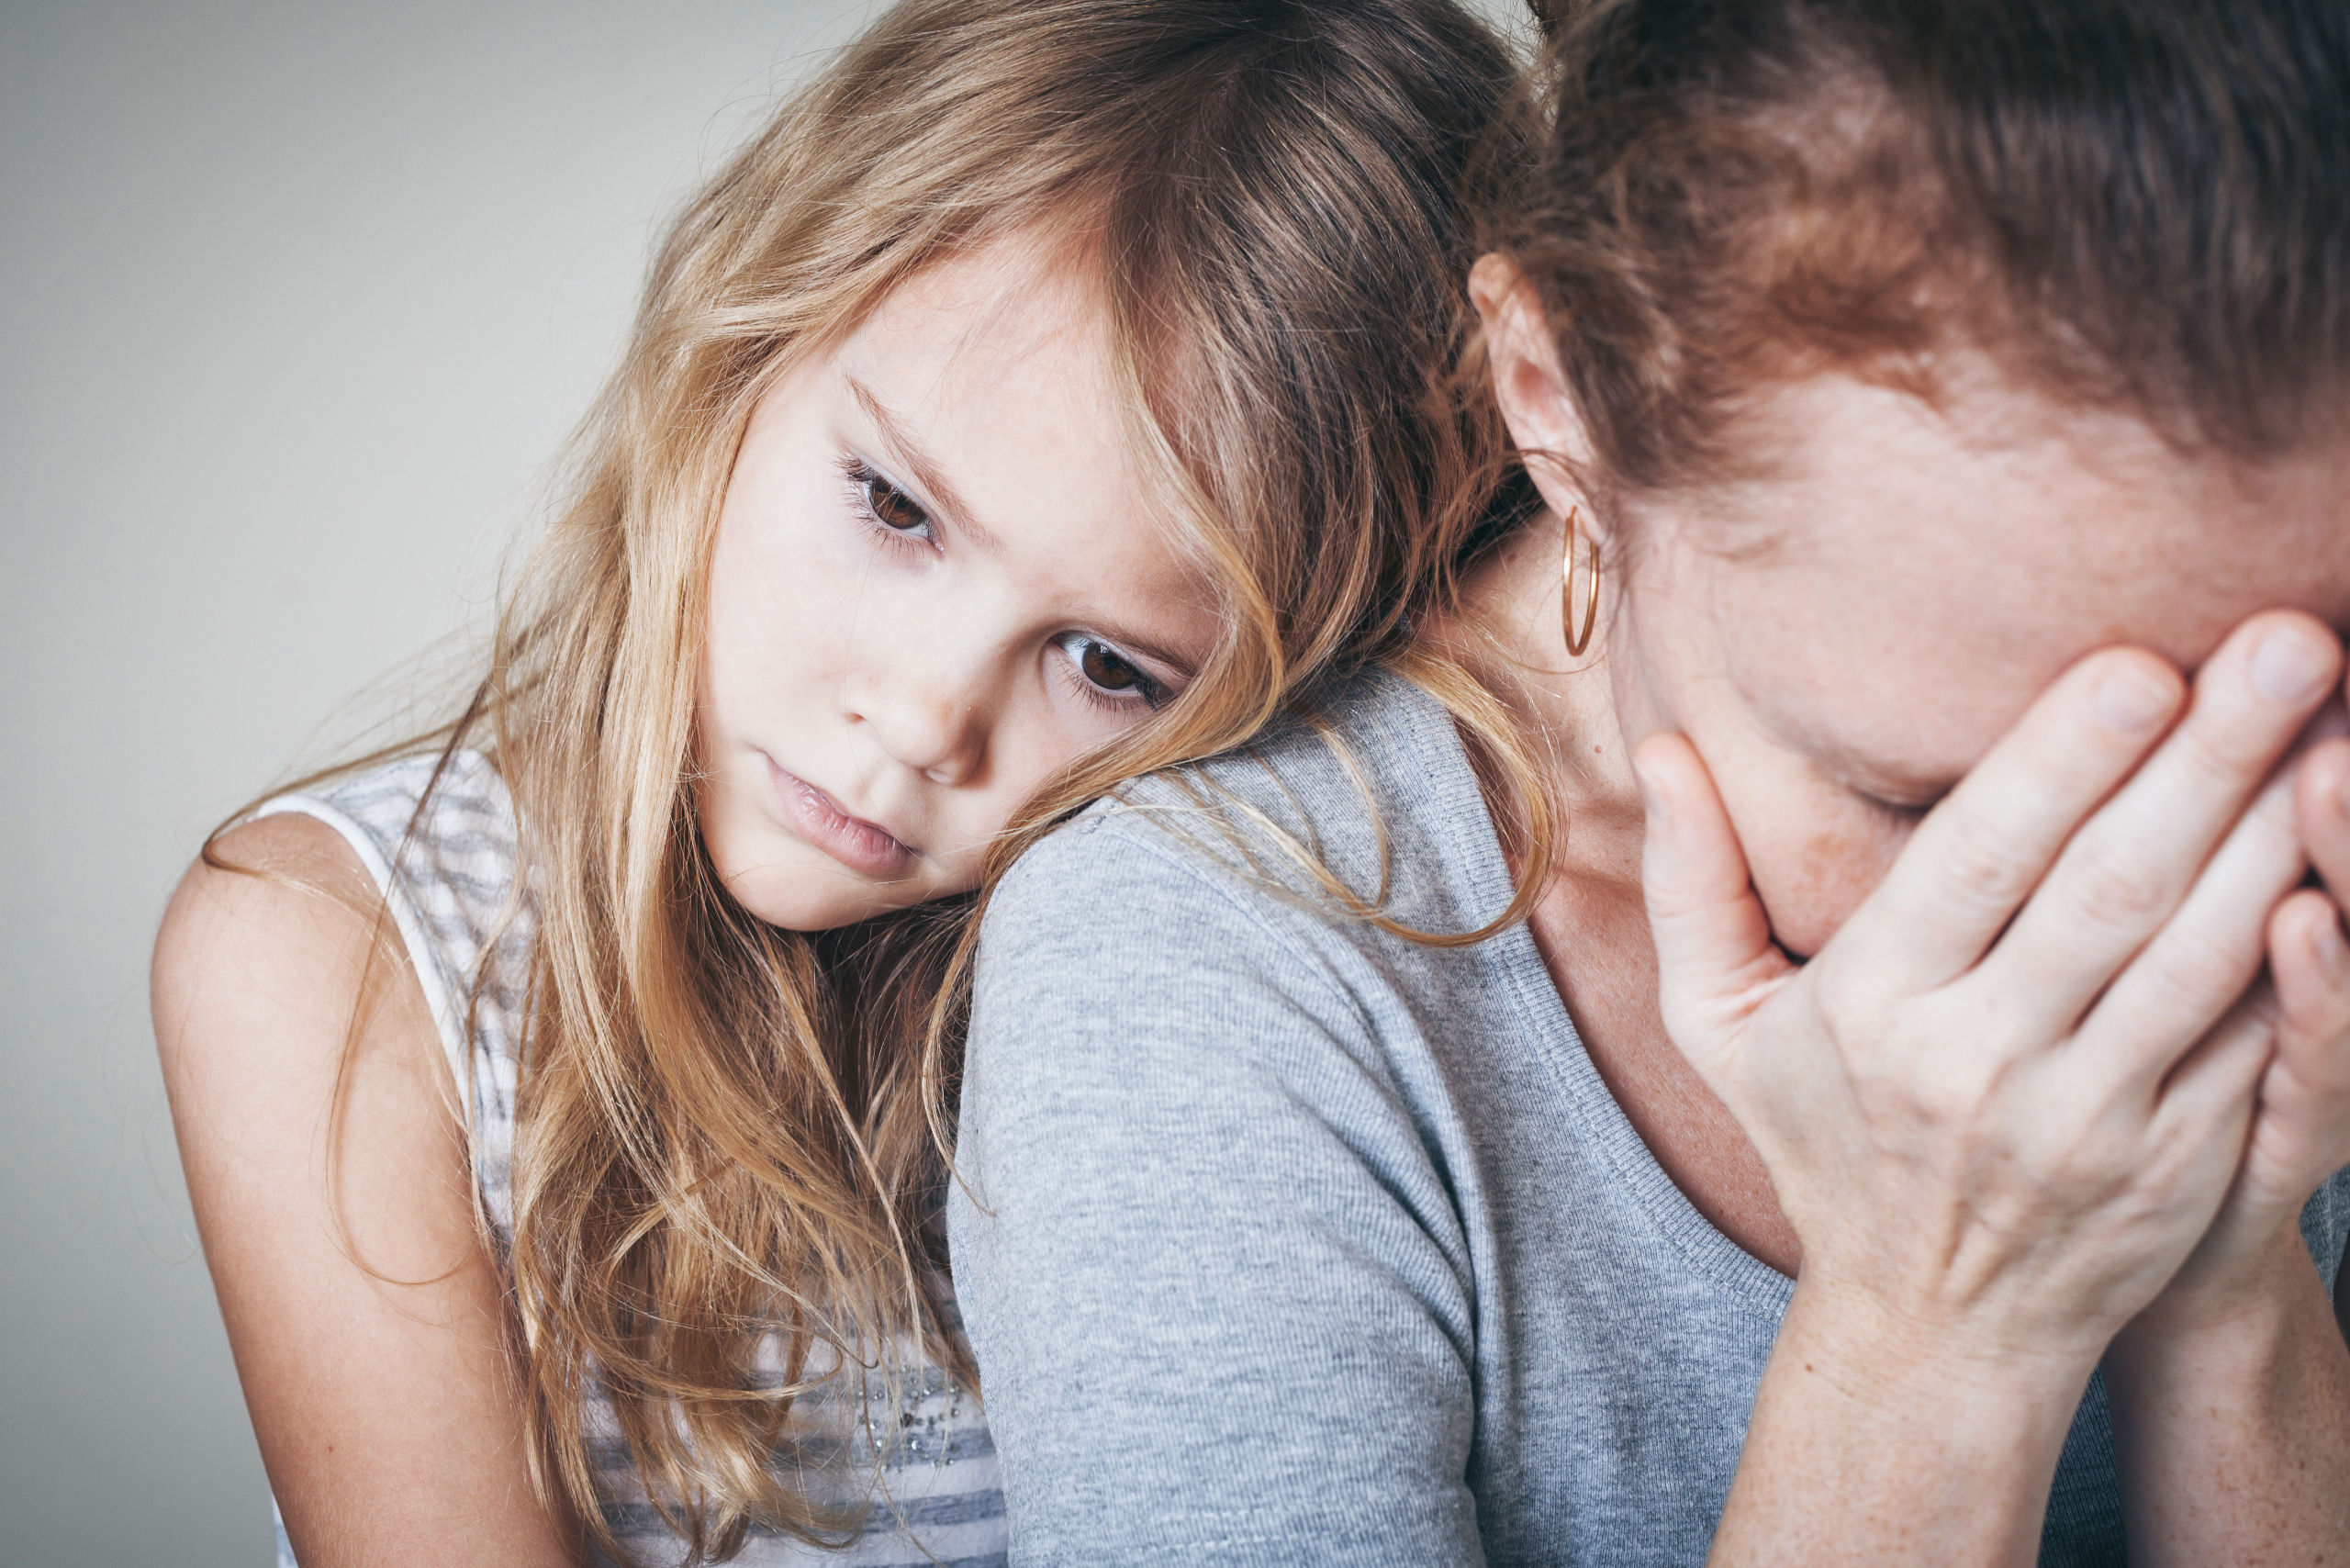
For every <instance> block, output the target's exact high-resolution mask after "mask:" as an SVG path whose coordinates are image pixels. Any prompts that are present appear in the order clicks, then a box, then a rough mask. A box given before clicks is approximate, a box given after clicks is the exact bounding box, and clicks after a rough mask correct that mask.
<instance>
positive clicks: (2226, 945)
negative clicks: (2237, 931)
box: [2149, 927, 2260, 1007]
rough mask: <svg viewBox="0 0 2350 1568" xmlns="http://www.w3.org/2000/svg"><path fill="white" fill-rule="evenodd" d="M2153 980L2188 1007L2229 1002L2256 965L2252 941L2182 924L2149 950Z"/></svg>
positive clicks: (2257, 957) (2249, 979)
mask: <svg viewBox="0 0 2350 1568" xmlns="http://www.w3.org/2000/svg"><path fill="white" fill-rule="evenodd" d="M2149 957H2150V958H2152V959H2153V960H2154V968H2153V979H2154V982H2155V983H2156V984H2157V985H2158V986H2159V987H2161V989H2162V991H2164V992H2165V994H2166V995H2168V996H2169V997H2171V998H2174V999H2175V1000H2176V1001H2177V1002H2181V1003H2184V1004H2186V1005H2188V1006H2204V1007H2209V1006H2212V1005H2215V1004H2218V1003H2222V1002H2230V1001H2233V999H2234V998H2235V997H2236V996H2237V995H2238V994H2239V993H2240V992H2241V991H2243V990H2244V987H2246V986H2248V985H2250V984H2251V983H2252V980H2253V976H2254V975H2255V973H2256V972H2258V969H2259V967H2260V950H2259V947H2258V945H2257V944H2256V943H2253V942H2229V941H2227V940H2225V939H2223V938H2221V937H2220V936H2217V935H2213V934H2212V933H2210V932H2208V931H2203V930H2199V929H2197V928H2194V927H2186V928H2183V929H2179V930H2175V931H2173V932H2171V933H2169V934H2168V935H2166V936H2165V938H2164V940H2163V941H2162V942H2161V943H2160V944H2159V945H2158V946H2155V947H2154V949H2152V950H2151V952H2150V954H2149Z"/></svg>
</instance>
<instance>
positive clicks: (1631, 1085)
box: [1426, 516, 1799, 1273]
mask: <svg viewBox="0 0 2350 1568" xmlns="http://www.w3.org/2000/svg"><path fill="white" fill-rule="evenodd" d="M1563 543H1564V538H1563V530H1562V528H1561V524H1560V521H1559V520H1558V519H1557V518H1555V517H1550V516H1545V517H1543V518H1541V519H1539V520H1538V521H1536V522H1534V523H1532V524H1530V525H1528V526H1527V528H1526V529H1524V530H1522V531H1521V532H1519V534H1518V535H1517V537H1516V538H1514V539H1513V540H1511V541H1510V542H1509V543H1508V544H1506V545H1505V546H1504V547H1503V548H1502V549H1501V550H1499V551H1498V552H1496V553H1495V554H1494V556H1493V557H1491V558H1490V559H1489V560H1487V561H1486V562H1484V563H1483V565H1482V566H1480V567H1479V569H1478V570H1477V572H1476V573H1475V574H1474V575H1473V576H1472V577H1471V578H1470V579H1469V581H1468V582H1467V583H1466V584H1465V585H1464V588H1463V592H1462V595H1461V609H1460V613H1459V614H1458V615H1457V616H1455V617H1452V618H1449V619H1448V620H1447V621H1445V622H1439V623H1435V624H1432V625H1431V626H1430V627H1428V628H1427V633H1426V634H1427V636H1428V638H1429V640H1430V641H1431V642H1433V643H1434V644H1436V645H1437V646H1438V647H1440V648H1442V649H1443V650H1444V651H1445V652H1447V653H1449V655H1452V656H1453V657H1454V658H1456V659H1458V660H1460V662H1461V663H1462V664H1463V665H1465V666H1468V667H1469V668H1470V669H1471V670H1472V672H1474V673H1475V674H1476V675H1478V676H1479V677H1480V678H1483V680H1484V681H1485V682H1486V683H1487V684H1488V686H1490V687H1491V688H1492V689H1494V691H1496V692H1497V693H1499V694H1500V695H1501V696H1502V697H1503V699H1504V700H1505V701H1507V702H1508V703H1509V704H1510V705H1511V706H1512V707H1513V708H1514V709H1515V710H1516V714H1517V718H1518V722H1519V724H1520V725H1521V727H1522V733H1523V734H1525V735H1526V736H1527V740H1528V741H1529V743H1530V744H1531V745H1532V747H1533V750H1534V752H1535V755H1536V756H1537V757H1538V758H1539V761H1540V762H1541V764H1542V770H1543V776H1544V780H1545V782H1546V784H1547V785H1548V787H1549V790H1550V801H1551V802H1552V805H1553V807H1554V809H1555V812H1556V817H1555V821H1556V823H1557V824H1558V825H1557V832H1556V834H1555V835H1554V841H1553V843H1552V845H1551V846H1550V868H1549V873H1548V875H1547V876H1546V877H1545V878H1544V879H1543V889H1542V893H1541V896H1540V899H1539V902H1537V903H1536V905H1535V908H1534V912H1533V915H1532V918H1531V920H1530V921H1529V924H1530V925H1531V926H1532V929H1533V934H1534V941H1535V946H1537V948H1538V949H1539V951H1540V952H1541V955H1542V961H1543V964H1544V967H1545V968H1547V969H1549V970H1550V979H1551V982H1552V983H1553V984H1554V985H1556V986H1557V987H1558V989H1559V996H1560V1000H1561V1002H1563V1003H1564V1004H1565V1006H1566V1009H1567V1013H1568V1015H1569V1016H1570V1017H1571V1018H1572V1019H1573V1021H1574V1025H1575V1029H1576V1032H1577V1033H1578V1034H1579V1035H1580V1036H1582V1039H1583V1048H1584V1051H1585V1052H1586V1054H1588V1055H1589V1057H1590V1058H1591V1061H1592V1065H1593V1066H1594V1067H1595V1068H1596V1069H1597V1070H1598V1071H1599V1075H1600V1078H1601V1080H1602V1081H1605V1082H1606V1085H1607V1088H1608V1092H1610V1093H1611V1094H1613V1095H1614V1096H1615V1098H1616V1103H1617V1105H1618V1106H1619V1107H1620V1108H1621V1109H1622V1110H1623V1112H1624V1114H1625V1116H1626V1118H1627V1119H1628V1121H1630V1123H1631V1124H1632V1126H1633V1129H1634V1130H1635V1131H1636V1132H1638V1133H1639V1136H1640V1138H1641V1140H1642V1141H1643V1142H1644V1143H1646V1144H1647V1145H1648V1147H1649V1150H1650V1152H1651V1154H1653V1155H1654V1156H1655V1157H1656V1159H1657V1162H1658V1163H1659V1164H1660V1165H1662V1167H1663V1168H1664V1170H1665V1173H1666V1174H1667V1175H1668V1176H1670V1177H1672V1179H1673V1183H1674V1184H1675V1185H1676V1186H1678V1187H1679V1188H1680V1189H1681V1191H1682V1193H1683V1194H1684V1196H1686V1197H1687V1198H1688V1199H1689V1201H1690V1203H1691V1204H1693V1205H1695V1208H1696V1209H1697V1211H1698V1212H1699V1213H1700V1214H1702V1215H1705V1216H1706V1218H1707V1219H1708V1220H1710V1221H1711V1222H1712V1223H1713V1225H1714V1226H1716V1228H1718V1229H1719V1230H1720V1231H1722V1232H1723V1233H1724V1234H1725V1235H1727V1236H1729V1238H1730V1239H1731V1240H1733V1241H1735V1242H1737V1243H1738V1244H1739V1245H1740V1246H1741V1247H1743V1248H1744V1249H1746V1250H1747V1251H1749V1252H1751V1253H1752V1254H1754V1255H1755V1256H1757V1257H1759V1258H1761V1259H1762V1260H1763V1261H1765V1262H1767V1263H1769V1264H1771V1265H1772V1266H1773V1267H1774V1268H1777V1269H1779V1270H1780V1271H1783V1272H1787V1273H1793V1272H1794V1271H1795V1269H1796V1262H1797V1259H1798V1257H1799V1251H1798V1249H1797V1247H1796V1240H1795V1233H1794V1231H1793V1230H1792V1229H1791V1228H1790V1227H1789V1226H1788V1225H1787V1222H1786V1218H1785V1215H1783V1214H1781V1213H1780V1211H1779V1206H1778V1203H1777V1200H1776V1198H1775V1196H1774V1194H1773V1193H1772V1190H1771V1185H1770V1181H1769V1178H1768V1177H1767V1176H1766V1175H1765V1174H1764V1172H1763V1169H1762V1160H1761V1159H1760V1158H1759V1157H1758V1156H1757V1155H1756V1154H1755V1152H1754V1148H1753V1145H1752V1144H1751V1143H1750V1142H1749V1141H1748V1140H1747V1137H1746V1135H1745V1134H1744V1132H1743V1131H1742V1130H1740V1127H1739V1126H1738V1124H1737V1123H1736V1122H1735V1121H1734V1120H1732V1119H1731V1117H1730V1114H1729V1110H1728V1108H1727V1107H1725V1106H1724V1105H1723V1104H1722V1103H1721V1102H1720V1101H1719V1100H1718V1099H1717V1098H1716V1097H1715V1096H1714V1094H1713V1092H1711V1091H1710V1090H1708V1089H1707V1087H1706V1084H1705V1082H1704V1081H1703V1080H1701V1079H1700V1078H1699V1077H1698V1076H1697V1074H1696V1072H1695V1070H1693V1069H1692V1068H1691V1067H1690V1066H1689V1063H1688V1061H1687V1058H1684V1057H1683V1056H1682V1055H1681V1053H1680V1051H1679V1050H1677V1049H1675V1048H1674V1047H1673V1042H1672V1040H1671V1039H1670V1037H1668V1036H1667V1035H1666V1034H1665V1031H1664V1019H1663V1015H1662V1012H1661V1011H1660V1009H1659V1007H1658V1004H1657V994H1656V951H1655V947H1654V946H1653V944H1652V942H1651V938H1650V935H1649V925H1648V916H1647V911H1646V908H1645V905H1644V902H1643V900H1642V897H1641V890H1640V844H1641V834H1642V831H1643V828H1644V825H1645V819H1644V817H1643V813H1642V812H1641V809H1640V796H1639V783H1638V781H1637V779H1635V778H1634V777H1633V774H1632V767H1631V760H1630V756H1629V755H1628V754H1629V747H1628V745H1627V743H1626V740H1625V737H1624V730H1623V726H1622V723H1621V722H1620V720H1619V717H1618V714H1617V692H1616V689H1615V686H1614V684H1613V683H1612V682H1611V680H1610V679H1609V677H1608V671H1607V666H1606V656H1605V650H1606V647H1607V641H1608V639H1607V633H1608V630H1609V625H1608V622H1609V617H1610V614H1611V612H1612V610H1613V609H1614V606H1615V604H1616V602H1617V601H1616V600H1614V599H1612V598H1611V596H1610V595H1609V594H1608V593H1607V592H1606V589H1605V587H1604V586H1603V588H1602V591H1601V594H1600V623H1599V626H1598V627H1597V629H1596V632H1595V635H1594V636H1593V639H1592V642H1591V651H1590V652H1589V653H1587V654H1586V655H1585V656H1583V658H1580V659H1577V658H1572V657H1571V656H1570V655H1568V653H1567V650H1566V636H1565V633H1564V630H1563V629H1562V628H1561V625H1560V590H1561V581H1560V577H1561V573H1560V549H1561V545H1562V544H1563ZM1577 608H1578V609H1580V608H1581V606H1580V604H1578V606H1577ZM1494 805H1495V807H1496V808H1497V809H1499V808H1500V807H1501V802H1498V801H1496V802H1494ZM1505 836H1506V835H1505Z"/></svg>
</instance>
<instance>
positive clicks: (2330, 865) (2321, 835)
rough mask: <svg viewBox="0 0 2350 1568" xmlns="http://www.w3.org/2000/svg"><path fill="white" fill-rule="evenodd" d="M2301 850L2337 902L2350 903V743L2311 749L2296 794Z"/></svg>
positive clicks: (2339, 741) (2331, 742) (2329, 743)
mask: <svg viewBox="0 0 2350 1568" xmlns="http://www.w3.org/2000/svg"><path fill="white" fill-rule="evenodd" d="M2294 805H2295V808H2296V810H2295V813H2294V814H2295V816H2296V817H2297V818H2298V819H2299V822H2300V833H2301V845H2302V847H2303V848H2305V849H2306V850H2308V851H2309V857H2310V864H2311V865H2312V866H2315V867H2316V868H2317V873H2318V875H2319V876H2321V877H2322V878H2324V879H2325V885H2326V886H2327V887H2328V888H2330V889H2331V890H2333V896H2334V898H2335V899H2336V900H2350V740H2343V739H2333V740H2327V741H2324V742H2322V743H2321V744H2319V745H2315V746H2312V747H2311V749H2310V753H2309V755H2308V756H2306V757H2304V758H2303V759H2302V761H2301V769H2300V784H2299V788H2298V789H2297V790H2295V792H2294Z"/></svg>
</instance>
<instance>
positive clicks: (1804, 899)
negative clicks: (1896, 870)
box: [1746, 812, 1910, 958]
mask: <svg viewBox="0 0 2350 1568" xmlns="http://www.w3.org/2000/svg"><path fill="white" fill-rule="evenodd" d="M1838 817H1839V819H1840V820H1834V821H1817V822H1813V823H1806V824H1803V825H1801V826H1796V827H1792V828H1791V829H1790V830H1785V831H1779V832H1776V833H1771V832H1770V831H1769V830H1765V831H1766V834H1767V836H1766V837H1765V839H1764V840H1763V842H1762V843H1760V844H1757V843H1754V842H1752V841H1750V842H1749V843H1748V844H1747V846H1746V856H1747V868H1748V871H1749V874H1750V875H1751V876H1752V878H1753V879H1754V890H1755V893H1756V894H1757V896H1759V897H1760V898H1761V899H1762V907H1763V910H1764V911H1765V912H1766V913H1768V914H1769V915H1770V917H1771V931H1772V935H1774V937H1776V939H1777V940H1778V943H1779V946H1782V947H1784V948H1785V949H1786V950H1787V951H1788V952H1789V953H1790V954H1792V955H1793V956H1795V957H1796V958H1809V957H1811V956H1812V955H1813V954H1815V953H1817V952H1818V951H1819V949H1820V948H1821V947H1823V946H1827V943H1828V939H1829V938H1830V936H1833V935H1835V934H1836V932H1837V930H1838V928H1839V927H1841V925H1842V924H1844V922H1845V921H1846V920H1848V919H1850V918H1851V917H1852V912H1853V911H1854V910H1856V909H1858V908H1859V907H1860V905H1861V901H1862V900H1863V899H1865V898H1867V897H1868V895H1869V893H1870V892H1871V890H1874V888H1875V887H1876V885H1877V883H1878V882H1880V881H1882V880H1884V879H1885V874H1886V871H1887V870H1889V869H1890V868H1892V865H1893V861H1894V857H1896V856H1897V855H1899V854H1900V852H1901V846H1902V845H1903V844H1904V843H1906V842H1907V841H1908V836H1909V832H1910V827H1909V824H1908V823H1891V822H1886V821H1871V820H1867V819H1866V817H1865V816H1864V815H1863V814H1861V813H1852V814H1850V815H1849V816H1848V815H1847V813H1842V812H1840V813H1838Z"/></svg>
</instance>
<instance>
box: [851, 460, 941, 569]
mask: <svg viewBox="0 0 2350 1568" xmlns="http://www.w3.org/2000/svg"><path fill="white" fill-rule="evenodd" d="M840 466H841V475H842V476H843V477H844V478H845V480H846V481H847V482H848V495H849V504H850V506H852V507H853V508H855V509H856V514H857V515H858V516H859V517H861V518H863V519H864V520H865V521H867V523H870V524H871V525H872V526H873V528H874V530H875V532H878V533H880V534H882V535H884V536H885V537H887V538H888V539H889V540H890V542H891V543H896V544H903V545H908V546H913V547H917V548H919V547H920V546H921V545H924V544H933V543H936V541H937V537H938V535H937V531H936V529H935V528H934V527H933V525H932V523H931V521H930V513H929V512H928V511H926V510H923V506H922V503H921V502H919V501H917V500H915V499H914V498H912V496H910V495H908V494H906V492H905V491H903V490H901V489H900V488H899V487H897V486H896V485H894V484H892V483H890V479H889V477H888V476H886V475H884V474H883V473H882V472H881V471H880V470H879V469H878V468H876V467H874V466H873V465H871V464H869V463H867V462H866V461H865V460H864V459H863V458H861V457H853V456H844V457H843V458H842V459H841V460H840ZM877 492H878V493H879V494H880V495H884V496H887V497H889V498H890V499H889V500H888V501H886V502H885V501H879V500H877V498H876V494H877ZM885 505H889V506H893V507H902V508H904V509H905V510H907V511H910V512H912V514H913V515H914V518H915V520H916V521H914V522H913V523H912V524H911V525H903V524H899V523H894V522H891V521H890V520H889V519H888V518H886V517H884V516H882V515H881V510H882V507H883V506H885ZM917 531H919V532H917Z"/></svg>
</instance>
